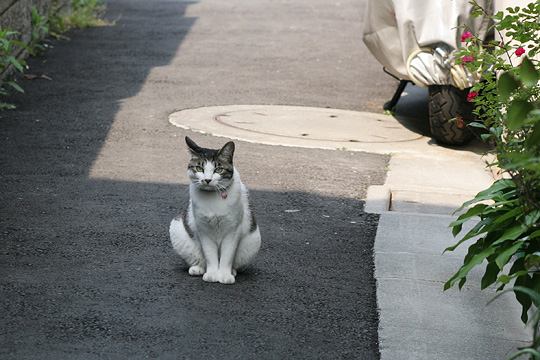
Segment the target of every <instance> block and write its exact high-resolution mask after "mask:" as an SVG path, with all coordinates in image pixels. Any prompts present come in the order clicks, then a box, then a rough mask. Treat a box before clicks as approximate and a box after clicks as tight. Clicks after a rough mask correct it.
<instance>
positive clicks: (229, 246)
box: [169, 136, 261, 284]
mask: <svg viewBox="0 0 540 360" xmlns="http://www.w3.org/2000/svg"><path fill="white" fill-rule="evenodd" d="M185 140H186V144H187V146H188V149H189V151H190V153H191V160H190V161H189V164H188V169H187V175H188V177H189V179H190V180H191V183H190V185H189V195H190V198H189V206H188V208H187V211H185V212H184V213H183V214H181V215H179V216H177V217H175V218H174V219H173V220H172V221H171V225H170V228H169V233H170V237H171V242H172V246H173V248H174V250H175V251H176V252H177V253H178V254H179V255H180V257H182V259H184V261H185V262H186V263H187V264H188V266H189V270H188V272H189V274H190V275H192V276H198V275H203V277H202V278H203V280H204V281H207V282H220V283H222V284H234V282H235V281H236V274H237V271H239V270H241V269H242V268H244V267H245V266H246V265H248V264H249V263H250V262H251V261H252V260H253V258H254V257H255V255H257V253H258V251H259V249H260V246H261V234H260V231H259V226H258V225H257V222H256V221H255V216H254V215H253V212H252V211H251V209H250V207H249V200H248V190H247V188H246V186H245V185H244V184H243V183H242V181H241V180H240V174H239V173H238V170H236V168H235V167H234V165H233V155H234V149H235V145H234V143H233V142H232V141H229V142H228V143H226V144H225V145H223V147H222V148H221V149H219V150H213V149H206V148H202V147H200V146H199V145H197V144H196V143H195V142H194V141H193V140H191V139H190V138H189V137H187V136H186V139H185Z"/></svg>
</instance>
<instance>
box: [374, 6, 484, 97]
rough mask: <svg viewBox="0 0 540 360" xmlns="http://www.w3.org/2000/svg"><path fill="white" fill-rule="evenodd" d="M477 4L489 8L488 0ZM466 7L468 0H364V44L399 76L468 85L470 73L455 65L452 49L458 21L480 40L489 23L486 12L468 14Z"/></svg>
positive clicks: (425, 82) (421, 81)
mask: <svg viewBox="0 0 540 360" xmlns="http://www.w3.org/2000/svg"><path fill="white" fill-rule="evenodd" d="M478 3H479V4H480V5H482V6H484V8H485V9H487V10H488V13H492V8H491V5H490V4H491V2H490V1H489V0H479V1H478ZM471 10H472V5H471V4H470V3H469V0H368V8H367V12H366V19H365V27H364V43H365V44H366V46H367V47H368V48H369V50H370V51H371V53H372V54H373V55H374V56H375V57H376V58H377V60H378V61H379V62H380V63H381V64H382V65H383V66H384V67H385V68H386V69H387V70H388V71H389V72H390V73H392V74H393V75H395V76H396V77H398V78H400V79H405V80H412V81H413V82H415V83H416V84H417V85H424V86H426V85H432V84H441V85H442V84H451V85H455V86H458V87H460V88H463V87H467V86H470V85H471V82H474V76H471V75H470V74H466V72H464V71H463V69H462V68H461V67H460V66H457V65H455V63H454V61H453V59H452V51H454V50H455V49H457V48H458V47H459V45H460V43H461V33H462V32H463V31H464V30H463V25H465V26H466V27H467V28H468V29H470V30H471V31H472V32H473V34H475V35H477V36H479V37H480V38H481V39H484V38H485V36H486V34H487V30H488V25H489V24H488V21H489V20H488V18H487V17H477V18H472V17H471V16H470V12H471ZM459 77H462V79H458V78H459Z"/></svg>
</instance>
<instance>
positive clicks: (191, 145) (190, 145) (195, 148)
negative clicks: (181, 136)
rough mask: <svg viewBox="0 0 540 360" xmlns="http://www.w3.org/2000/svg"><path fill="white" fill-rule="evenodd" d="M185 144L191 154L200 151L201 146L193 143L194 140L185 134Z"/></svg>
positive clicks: (196, 153)
mask: <svg viewBox="0 0 540 360" xmlns="http://www.w3.org/2000/svg"><path fill="white" fill-rule="evenodd" d="M186 144H187V146H188V148H189V151H190V152H191V153H192V154H193V155H198V154H199V153H200V152H201V147H200V146H199V145H197V144H195V141H193V140H191V139H190V138H189V137H188V136H186Z"/></svg>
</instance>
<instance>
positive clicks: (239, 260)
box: [233, 226, 261, 275]
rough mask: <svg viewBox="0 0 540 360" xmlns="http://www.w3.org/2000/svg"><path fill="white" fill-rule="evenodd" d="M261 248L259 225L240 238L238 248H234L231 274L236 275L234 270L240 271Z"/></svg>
mask: <svg viewBox="0 0 540 360" xmlns="http://www.w3.org/2000/svg"><path fill="white" fill-rule="evenodd" d="M260 248H261V233H260V232H259V227H258V226H257V228H256V229H255V230H254V231H251V232H249V233H248V234H247V235H246V236H244V237H243V238H242V239H240V242H239V243H238V248H237V249H236V255H235V258H234V265H233V275H236V271H241V270H242V269H243V268H245V267H246V266H247V265H249V264H250V263H251V262H252V261H253V259H254V258H255V255H257V253H258V252H259V249H260Z"/></svg>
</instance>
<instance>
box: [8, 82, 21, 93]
mask: <svg viewBox="0 0 540 360" xmlns="http://www.w3.org/2000/svg"><path fill="white" fill-rule="evenodd" d="M7 84H8V85H9V86H11V87H12V88H13V89H15V90H16V91H18V92H20V93H23V92H24V90H23V88H22V87H20V86H19V84H17V83H16V82H15V81H8V82H7Z"/></svg>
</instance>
